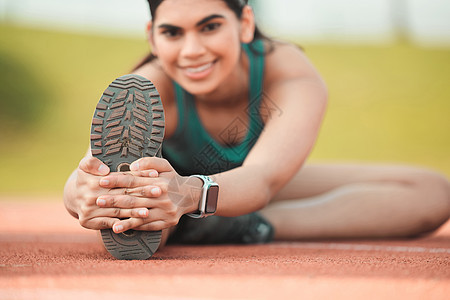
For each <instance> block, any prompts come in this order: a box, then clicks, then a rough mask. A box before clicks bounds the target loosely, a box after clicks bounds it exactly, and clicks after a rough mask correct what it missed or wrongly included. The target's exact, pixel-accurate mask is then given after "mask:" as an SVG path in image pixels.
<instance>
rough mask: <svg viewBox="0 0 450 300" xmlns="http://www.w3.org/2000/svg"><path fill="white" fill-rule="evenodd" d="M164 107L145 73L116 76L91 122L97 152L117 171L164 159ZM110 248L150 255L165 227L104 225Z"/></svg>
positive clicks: (118, 253)
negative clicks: (151, 159)
mask: <svg viewBox="0 0 450 300" xmlns="http://www.w3.org/2000/svg"><path fill="white" fill-rule="evenodd" d="M163 137H164V110H163V106H162V103H161V98H160V95H159V93H158V91H157V90H156V88H155V86H154V85H153V83H152V82H150V81H149V80H147V79H146V78H144V77H141V76H139V75H134V74H131V75H125V76H122V77H119V78H117V79H116V80H114V81H113V82H112V83H111V84H110V85H109V86H108V88H106V90H105V91H104V92H103V95H102V97H101V98H100V101H99V102H98V104H97V107H96V109H95V112H94V117H93V119H92V126H91V152H92V156H94V157H96V158H98V159H100V160H101V161H102V162H103V163H105V164H106V165H107V166H108V167H109V168H110V170H111V172H126V171H129V165H130V164H131V163H132V162H133V161H135V160H137V159H139V158H141V157H146V156H158V157H161V145H162V141H163ZM101 236H102V240H103V244H104V246H105V248H106V250H107V251H108V252H109V253H110V254H111V255H112V256H114V257H115V258H117V259H121V260H144V259H148V258H150V257H151V256H152V255H153V254H154V253H155V251H156V250H157V249H158V247H159V244H160V242H161V231H138V230H128V231H126V232H123V233H119V234H117V233H114V231H112V229H102V230H101Z"/></svg>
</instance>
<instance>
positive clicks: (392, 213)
mask: <svg viewBox="0 0 450 300" xmlns="http://www.w3.org/2000/svg"><path fill="white" fill-rule="evenodd" d="M261 214H262V215H263V216H264V217H265V218H267V219H268V220H269V221H270V222H271V223H272V224H273V225H274V227H275V239H283V240H298V239H311V238H376V237H407V236H415V235H418V234H422V233H426V232H429V231H432V230H434V229H436V228H437V227H439V226H440V225H442V224H443V223H444V222H445V221H446V220H447V219H448V218H449V216H450V184H449V182H448V181H447V179H446V178H445V177H443V176H441V175H439V174H437V173H435V172H432V171H428V170H424V169H418V168H412V167H404V166H385V165H380V166H367V165H307V166H305V167H304V168H302V169H301V170H300V172H299V173H298V174H297V175H296V176H295V177H294V178H293V179H292V181H291V182H290V183H289V184H287V185H286V186H285V187H284V188H283V189H282V190H281V191H280V192H279V193H278V194H277V195H276V197H275V198H274V199H273V201H272V202H271V203H270V204H269V205H268V206H267V207H266V208H264V209H263V210H262V211H261Z"/></svg>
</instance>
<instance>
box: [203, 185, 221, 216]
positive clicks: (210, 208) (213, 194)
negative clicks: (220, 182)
mask: <svg viewBox="0 0 450 300" xmlns="http://www.w3.org/2000/svg"><path fill="white" fill-rule="evenodd" d="M217 198H219V187H218V186H214V185H212V186H210V187H209V189H208V193H207V194H206V207H205V213H207V214H212V213H215V212H216V208H217Z"/></svg>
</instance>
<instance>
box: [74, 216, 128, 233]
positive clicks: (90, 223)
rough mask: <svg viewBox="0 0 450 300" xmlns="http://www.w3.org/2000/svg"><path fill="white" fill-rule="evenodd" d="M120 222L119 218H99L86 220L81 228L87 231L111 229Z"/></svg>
mask: <svg viewBox="0 0 450 300" xmlns="http://www.w3.org/2000/svg"><path fill="white" fill-rule="evenodd" d="M119 221H120V220H119V219H117V218H108V217H98V218H92V219H89V220H86V221H84V222H80V224H81V226H83V227H84V228H87V229H95V230H99V229H110V228H112V227H113V226H114V224H115V223H117V222H119Z"/></svg>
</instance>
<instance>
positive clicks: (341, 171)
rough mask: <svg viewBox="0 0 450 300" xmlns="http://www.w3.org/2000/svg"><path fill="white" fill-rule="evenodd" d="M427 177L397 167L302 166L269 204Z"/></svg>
mask: <svg viewBox="0 0 450 300" xmlns="http://www.w3.org/2000/svg"><path fill="white" fill-rule="evenodd" d="M427 173H431V172H430V171H426V170H424V169H419V168H415V167H409V166H401V165H382V164H351V163H348V164H342V163H339V164H337V163H336V164H313V163H311V164H305V165H304V166H303V167H302V169H300V171H299V172H298V173H297V174H296V175H295V176H294V177H293V178H292V179H291V181H290V182H289V183H288V184H286V186H284V187H283V188H282V189H281V190H280V191H279V192H278V193H277V194H276V195H275V197H274V199H273V200H272V201H279V200H291V199H302V198H309V197H314V196H318V195H321V194H324V193H327V192H330V191H332V190H334V189H336V188H340V187H343V186H345V185H349V184H354V183H375V182H379V183H381V182H386V183H399V184H411V183H414V182H417V179H418V178H419V177H420V176H423V175H426V174H427Z"/></svg>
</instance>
